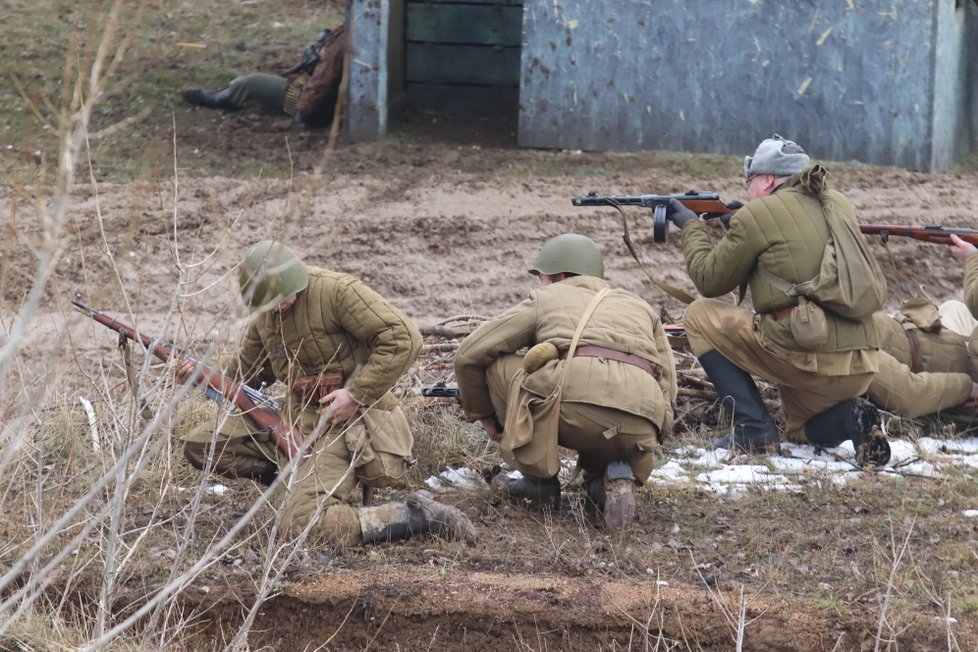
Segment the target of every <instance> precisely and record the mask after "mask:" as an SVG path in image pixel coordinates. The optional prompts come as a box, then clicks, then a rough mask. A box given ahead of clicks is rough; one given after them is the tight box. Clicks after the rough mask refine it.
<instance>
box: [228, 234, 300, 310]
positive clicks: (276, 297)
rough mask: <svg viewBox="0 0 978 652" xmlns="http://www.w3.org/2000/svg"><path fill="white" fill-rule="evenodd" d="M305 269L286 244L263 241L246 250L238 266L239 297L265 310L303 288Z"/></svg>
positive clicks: (257, 308) (250, 306)
mask: <svg viewBox="0 0 978 652" xmlns="http://www.w3.org/2000/svg"><path fill="white" fill-rule="evenodd" d="M308 285H309V272H308V271H307V270H306V266H305V265H304V264H303V263H302V261H301V260H299V257H298V256H297V255H296V254H295V252H294V251H292V250H291V249H290V248H289V247H286V246H285V245H284V244H282V243H281V242H275V241H274V240H263V241H261V242H259V243H258V244H256V245H255V246H253V247H252V248H251V249H249V250H248V253H247V254H246V255H245V257H244V260H243V261H241V266H240V267H238V288H239V289H240V290H241V298H242V299H244V302H245V303H246V304H247V305H248V307H249V308H251V310H252V311H253V312H254V311H257V310H269V309H271V308H274V307H275V306H277V305H278V304H280V303H282V301H284V300H285V299H286V298H288V297H289V296H291V295H293V294H297V293H299V292H302V291H303V290H305V289H306V287H308Z"/></svg>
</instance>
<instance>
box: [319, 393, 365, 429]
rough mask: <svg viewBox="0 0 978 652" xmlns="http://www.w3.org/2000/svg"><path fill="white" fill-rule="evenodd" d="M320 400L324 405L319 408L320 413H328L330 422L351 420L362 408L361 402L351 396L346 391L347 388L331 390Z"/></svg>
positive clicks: (327, 416)
mask: <svg viewBox="0 0 978 652" xmlns="http://www.w3.org/2000/svg"><path fill="white" fill-rule="evenodd" d="M319 402H320V403H321V404H322V406H323V407H322V408H320V409H319V413H320V414H324V415H326V418H327V419H328V420H329V421H330V423H343V422H344V421H349V420H350V419H352V418H353V415H355V414H356V413H357V410H359V409H360V404H359V403H357V402H356V401H355V400H354V399H353V397H352V396H350V392H348V391H346V389H345V388H340V389H337V390H335V391H332V392H330V393H329V394H327V395H326V396H324V397H322V398H321V399H319Z"/></svg>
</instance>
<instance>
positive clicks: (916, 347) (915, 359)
mask: <svg viewBox="0 0 978 652" xmlns="http://www.w3.org/2000/svg"><path fill="white" fill-rule="evenodd" d="M903 332H904V333H906V334H907V341H908V342H909V343H910V371H912V372H913V373H915V374H919V373H920V372H921V371H923V370H924V361H923V359H922V357H921V355H920V340H918V339H917V333H915V332H914V331H912V330H904V331H903Z"/></svg>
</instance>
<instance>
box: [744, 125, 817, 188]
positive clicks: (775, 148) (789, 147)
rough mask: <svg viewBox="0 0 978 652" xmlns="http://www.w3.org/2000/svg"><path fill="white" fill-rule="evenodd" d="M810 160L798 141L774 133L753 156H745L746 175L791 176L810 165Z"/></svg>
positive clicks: (759, 146)
mask: <svg viewBox="0 0 978 652" xmlns="http://www.w3.org/2000/svg"><path fill="white" fill-rule="evenodd" d="M810 161H811V159H809V158H808V154H806V153H805V150H803V149H802V148H801V147H800V146H799V145H798V143H796V142H795V141H793V140H787V139H785V138H782V137H781V136H779V135H778V134H774V135H773V136H771V137H770V138H767V139H765V140H764V141H762V142H761V144H760V145H758V146H757V151H756V152H754V155H753V156H745V157H744V177H745V178H750V177H751V176H753V175H755V174H773V175H774V176H776V177H790V176H791V175H792V174H798V173H799V172H801V171H802V170H804V169H805V168H806V167H808V163H809V162H810Z"/></svg>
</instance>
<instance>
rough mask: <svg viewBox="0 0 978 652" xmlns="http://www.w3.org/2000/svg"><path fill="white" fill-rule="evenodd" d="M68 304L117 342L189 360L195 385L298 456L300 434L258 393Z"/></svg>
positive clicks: (155, 341)
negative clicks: (217, 396)
mask: <svg viewBox="0 0 978 652" xmlns="http://www.w3.org/2000/svg"><path fill="white" fill-rule="evenodd" d="M71 303H72V305H73V306H75V308H77V309H78V310H79V311H80V312H82V313H84V314H86V315H88V316H89V317H91V318H92V319H94V320H95V321H97V322H98V323H100V324H102V325H103V326H105V327H106V328H108V329H110V330H113V331H115V332H117V333H118V334H119V341H120V343H122V342H123V341H124V340H125V339H127V338H128V339H130V340H132V341H134V342H139V343H140V344H142V345H143V348H145V349H146V350H148V351H149V352H151V353H152V354H153V355H155V356H156V357H157V358H159V359H160V360H162V361H164V362H166V361H168V360H169V359H170V358H171V357H174V356H176V357H179V358H182V359H184V360H189V361H191V362H193V363H194V364H195V365H196V371H195V373H196V374H197V375H199V377H200V380H199V381H198V384H200V385H206V386H208V387H211V388H213V389H214V391H216V392H217V393H218V394H220V395H221V396H223V397H224V398H225V399H227V400H229V401H231V402H232V403H234V405H235V407H237V408H238V410H239V411H240V412H241V413H242V414H243V415H244V416H246V417H248V419H250V420H251V421H252V423H254V424H255V425H256V426H258V427H259V428H260V429H261V430H264V431H265V432H267V433H268V435H269V437H271V439H272V441H273V442H275V445H276V446H277V447H278V448H279V450H281V451H282V452H283V453H285V454H286V455H287V456H288V457H289V459H292V458H294V457H298V456H299V455H300V454H301V451H300V449H299V443H300V442H301V441H302V433H300V432H298V431H297V430H296V429H295V428H293V427H292V426H291V425H290V424H288V423H287V422H286V421H285V420H284V419H282V417H280V416H279V415H278V414H276V413H275V412H270V411H268V410H267V409H265V408H263V407H262V406H261V405H259V404H258V402H256V400H255V398H259V399H261V398H263V396H262V395H261V394H260V393H259V392H255V391H254V390H251V389H250V388H246V387H245V386H243V385H241V384H240V383H237V382H235V381H234V380H232V379H231V378H229V377H227V376H225V375H224V374H222V373H219V372H217V371H214V370H213V369H211V368H210V367H208V366H207V365H205V364H202V363H200V362H198V361H197V360H195V359H193V358H191V357H190V356H186V355H183V354H182V353H180V352H179V351H177V350H175V349H174V348H173V345H172V344H169V343H167V342H163V341H162V340H159V339H156V338H152V337H149V336H148V335H144V334H142V333H139V332H138V331H136V329H134V328H133V327H132V326H128V325H126V324H124V323H122V322H120V321H119V320H117V319H114V318H112V317H109V316H108V315H106V314H105V313H102V312H99V311H98V310H95V309H94V308H92V307H90V306H88V305H86V304H85V303H84V302H83V301H81V300H80V299H75V300H74V301H72V302H71ZM249 390H250V391H249ZM253 395H255V396H253ZM264 402H265V403H266V405H274V402H272V401H271V400H268V399H265V401H264Z"/></svg>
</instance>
